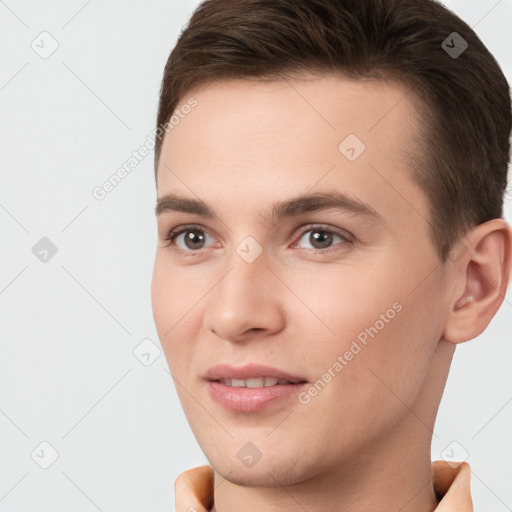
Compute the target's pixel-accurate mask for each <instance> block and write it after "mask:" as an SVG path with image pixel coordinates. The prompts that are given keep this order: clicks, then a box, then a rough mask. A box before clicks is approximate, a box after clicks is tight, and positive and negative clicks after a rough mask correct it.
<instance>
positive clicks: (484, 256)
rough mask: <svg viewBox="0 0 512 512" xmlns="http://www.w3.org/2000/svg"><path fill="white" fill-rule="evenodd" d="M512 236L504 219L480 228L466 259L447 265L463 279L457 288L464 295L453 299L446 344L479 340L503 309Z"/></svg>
mask: <svg viewBox="0 0 512 512" xmlns="http://www.w3.org/2000/svg"><path fill="white" fill-rule="evenodd" d="M511 233H512V230H511V228H510V226H509V225H508V224H507V223H506V222H505V221H504V220H503V219H493V220H490V221H488V222H485V223H483V224H480V225H478V226H476V227H475V228H474V229H473V230H472V231H471V232H470V233H469V234H468V235H467V238H466V240H465V245H466V247H467V249H468V250H467V252H466V254H465V255H464V257H462V258H460V259H459V260H457V261H452V262H450V263H448V265H451V266H452V267H453V275H460V276H461V277H460V279H461V281H462V282H460V283H458V286H456V288H457V289H459V290H460V289H462V290H463V292H462V293H460V292H459V293H458V296H455V297H453V299H454V301H453V303H452V304H453V305H452V306H451V310H450V311H449V316H448V320H447V322H446V325H445V329H444V331H443V338H444V339H446V340H447V341H450V342H451V343H462V342H464V341H469V340H471V339H473V338H476V337H477V336H478V335H480V334H481V333H482V332H483V331H484V330H485V329H486V327H487V326H488V325H489V323H490V321H491V320H492V318H493V317H494V315H495V314H496V312H497V311H498V309H499V308H500V306H501V304H502V302H503V300H504V298H505V293H506V291H507V285H508V280H509V272H510V257H511V245H512V236H511ZM461 267H463V268H462V269H461ZM457 279H459V278H458V277H457Z"/></svg>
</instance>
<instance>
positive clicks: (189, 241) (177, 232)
mask: <svg viewBox="0 0 512 512" xmlns="http://www.w3.org/2000/svg"><path fill="white" fill-rule="evenodd" d="M208 239H211V240H213V237H211V236H210V235H209V234H208V233H206V231H204V230H203V229H200V228H198V227H191V226H188V227H187V226H185V227H181V228H179V229H173V230H171V231H170V233H169V234H168V235H167V237H166V238H165V240H164V242H165V247H169V246H170V245H173V244H175V245H176V246H177V247H178V249H180V250H182V251H185V252H194V251H198V250H200V249H205V248H206V246H207V242H208Z"/></svg>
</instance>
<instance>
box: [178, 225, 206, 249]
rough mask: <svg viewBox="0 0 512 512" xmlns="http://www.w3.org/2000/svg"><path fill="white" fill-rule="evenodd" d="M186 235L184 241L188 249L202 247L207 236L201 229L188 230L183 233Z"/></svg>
mask: <svg viewBox="0 0 512 512" xmlns="http://www.w3.org/2000/svg"><path fill="white" fill-rule="evenodd" d="M183 234H184V235H185V236H184V242H185V245H186V247H187V248H188V249H192V250H194V249H202V248H203V245H204V242H205V236H204V234H203V233H202V232H201V231H198V230H188V231H185V232H184V233H183Z"/></svg>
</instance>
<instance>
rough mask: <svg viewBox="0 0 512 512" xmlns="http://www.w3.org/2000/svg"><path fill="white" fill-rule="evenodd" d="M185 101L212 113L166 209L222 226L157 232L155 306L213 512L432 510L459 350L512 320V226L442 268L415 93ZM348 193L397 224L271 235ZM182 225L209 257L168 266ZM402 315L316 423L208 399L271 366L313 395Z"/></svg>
mask: <svg viewBox="0 0 512 512" xmlns="http://www.w3.org/2000/svg"><path fill="white" fill-rule="evenodd" d="M186 96H187V97H186V98H185V99H184V100H183V102H185V101H186V100H187V98H189V97H191V96H193V97H194V98H196V100H197V102H198V104H197V107H196V108H194V109H193V111H192V112H191V113H190V114H189V115H187V116H185V117H184V118H183V119H181V120H180V122H179V124H177V125H176V126H175V127H174V128H173V129H172V130H171V131H170V132H169V133H168V134H167V135H166V136H165V139H164V142H163V147H162V154H161V160H160V165H159V168H158V173H157V183H158V185H157V197H158V198H161V197H163V196H164V195H166V194H169V193H171V192H172V193H176V194H180V195H182V196H184V197H189V198H191V199H198V198H199V199H201V200H202V201H204V202H205V203H206V204H207V205H208V206H209V207H210V208H211V209H213V210H214V211H215V212H216V214H217V217H214V218H206V217H204V216H200V215H197V214H191V213H186V212H175V211H164V212H162V213H160V215H158V218H157V222H158V238H159V242H158V247H157V249H156V257H155V265H154V273H153V281H152V305H153V315H154V320H155V324H156V328H157V331H158V334H159V337H160V341H161V344H162V347H163V349H164V352H165V356H166V358H167V362H168V365H169V369H170V371H171V373H172V376H173V378H174V379H175V383H176V386H177V391H178V394H179V397H180V400H181V403H182V405H183V408H184V411H185V414H186V416H187V418H188V421H189V423H190V426H191V428H192V430H193V432H194V434H195V436H196V438H197V440H198V442H199V444H200V446H201V448H202V450H203V451H204V453H205V455H206V456H207V458H208V460H209V462H210V464H211V465H212V467H213V468H214V476H215V486H216V489H215V506H216V510H217V511H219V512H231V511H235V510H240V509H243V510H244V511H245V512H251V511H253V510H254V511H255V510H266V511H270V512H272V511H278V510H279V511H292V510H293V511H296V510H303V509H306V510H308V511H310V512H313V511H320V510H322V511H323V510H338V509H339V506H340V503H343V510H344V511H356V510H358V511H359V510H362V509H364V510H365V511H367V512H370V511H377V510H378V511H380V512H383V511H387V510H389V511H397V510H400V511H401V512H407V511H415V512H418V511H425V512H426V511H429V510H433V509H434V508H435V506H436V505H437V500H436V498H435V494H434V490H433V486H432V482H431V477H432V470H431V458H430V443H431V438H432V429H433V426H434V422H435V416H436V412H437V409H438V406H439V402H440V399H441V396H442V392H443V389H444V385H445V383H446V378H447V375H448V371H449V367H450V363H451V359H452V355H453V352H454V349H455V346H456V344H457V343H460V342H464V341H467V340H470V339H472V338H474V337H476V336H478V335H479V334H480V333H481V332H482V331H483V330H484V329H485V328H486V327H487V325H488V324H489V322H490V321H491V319H492V317H493V316H494V314H495V313H496V311H497V310H498V309H499V307H500V305H501V303H502V301H503V297H504V295H505V292H506V287H507V283H508V277H509V266H510V252H511V244H512V241H511V240H512V236H511V228H510V226H509V225H508V224H507V223H506V222H505V221H504V220H503V219H494V220H491V221H489V222H486V223H484V224H481V225H479V226H476V227H475V228H474V229H473V230H471V231H470V232H468V233H467V234H466V235H465V236H464V238H463V240H461V243H460V244H459V245H458V246H457V248H458V252H457V254H456V256H455V257H452V258H450V259H449V260H448V261H447V262H446V263H442V262H441V261H440V260H439V258H438V256H437V254H436V252H435V249H434V247H433V245H432V242H431V240H430V238H429V231H428V229H429V225H428V219H429V218H430V215H429V203H428V200H427V197H426V196H425V194H424V193H423V191H422V190H421V189H420V188H418V186H417V185H415V183H414V182H413V181H412V179H411V177H410V169H409V168H408V165H407V163H406V158H405V154H406V151H407V150H411V149H412V148H414V146H413V140H414V139H415V138H417V137H418V136H419V132H418V126H417V123H416V119H417V115H418V113H417V112H418V111H417V108H418V104H417V103H416V102H415V101H414V98H411V95H410V94H409V93H408V91H407V89H404V88H403V87H402V86H400V85H398V84H394V83H390V82H363V81H353V80H348V79H346V78H344V77H341V76H336V75H327V74H325V75H319V76H314V75H306V74H304V75H301V76H296V77H295V78H293V79H289V80H287V81H278V82H273V83H255V82H249V81H242V80H232V81H223V82H215V83H212V84H209V85H208V86H202V87H198V88H196V89H193V90H191V91H189V93H188V94H187V95H186ZM351 133H352V134H356V135H357V137H358V138H359V139H361V140H362V141H363V142H364V144H365V145H366V149H365V151H364V152H363V153H362V154H361V155H360V156H359V157H358V158H357V159H356V160H355V161H353V162H351V161H349V160H348V159H347V158H346V157H345V156H344V155H343V154H342V153H341V152H340V151H339V150H338V145H339V144H340V142H341V141H342V140H344V138H345V137H346V136H347V135H348V134H351ZM390 134H392V136H390ZM333 190H335V191H340V192H344V193H345V194H348V195H350V197H352V198H357V199H358V200H359V201H363V202H365V203H367V204H368V205H370V206H371V207H372V208H373V209H374V210H375V211H376V212H378V213H379V214H380V216H381V217H382V219H383V221H378V220H375V219H374V218H373V217H371V216H369V215H356V214H354V213H352V212H346V211H342V210H339V209H333V208H330V209H326V210H321V211H313V212H309V213H303V214H301V215H298V216H290V217H286V218H284V219H281V220H280V221H279V222H271V221H270V219H268V215H269V212H270V210H271V207H272V205H273V204H274V202H277V201H283V200H287V199H290V198H293V197H296V196H299V195H301V194H305V193H312V192H325V191H333ZM312 224H313V226H311V225H312ZM317 224H320V225H321V227H320V228H318V227H317V228H316V229H315V227H314V226H315V225H317ZM185 225H193V226H195V227H196V228H197V229H202V230H203V234H204V237H205V238H204V246H203V248H199V249H198V248H196V246H192V248H190V246H187V245H186V244H185V240H184V236H183V235H178V237H177V238H175V239H174V241H173V243H172V244H171V245H169V246H166V244H165V238H166V237H167V235H168V233H169V232H170V230H171V229H173V228H177V227H180V226H185ZM318 229H320V232H321V233H323V234H324V235H325V231H322V230H325V229H327V230H330V231H331V232H333V233H334V234H335V235H334V236H333V238H332V243H331V245H330V246H327V248H325V246H320V245H318V242H316V245H315V240H314V239H312V237H311V236H310V235H312V234H313V233H316V232H317V230H318ZM345 233H346V235H345ZM348 234H350V237H349V236H348ZM247 236H251V237H253V238H254V239H255V240H256V241H257V242H258V243H259V245H260V246H261V248H262V249H263V252H262V254H261V255H260V256H259V257H258V258H256V259H255V260H254V261H253V262H252V263H247V262H246V261H245V260H244V259H242V258H241V257H240V255H239V254H238V253H237V252H236V248H237V246H238V245H239V244H240V243H241V242H242V241H243V240H244V239H245V238H246V237H247ZM322 247H324V248H322ZM468 297H469V298H470V300H468ZM394 303H395V304H396V303H399V304H400V305H401V307H402V309H401V311H400V312H397V313H396V315H395V316H394V318H393V319H392V320H389V322H387V323H385V326H384V327H383V328H382V329H381V330H379V332H378V334H377V335H375V336H374V338H369V340H368V343H367V345H366V346H362V350H361V351H360V352H358V353H357V355H355V356H354V357H353V359H352V360H350V361H349V362H348V364H346V365H345V366H344V367H343V369H342V371H340V372H339V373H337V374H336V376H335V377H334V378H332V380H331V382H329V383H328V384H327V385H326V386H325V387H324V388H323V389H322V390H321V392H319V393H318V394H317V395H316V396H314V397H313V398H311V400H310V401H309V403H307V404H303V403H300V402H299V400H298V399H297V397H292V398H290V399H286V400H285V401H281V402H279V403H278V404H274V405H271V406H270V407H267V408H266V409H264V410H262V411H259V412H252V413H240V412H233V411H229V410H227V409H225V408H223V407H222V406H221V405H219V404H218V403H216V402H214V401H213V400H212V399H211V398H210V396H209V394H208V392H207V386H206V382H205V381H204V380H203V379H202V375H203V373H204V372H205V371H206V370H207V369H208V368H209V367H210V366H212V365H214V364H218V363H228V364H231V365H233V366H242V365H244V364H245V363H248V362H256V363H260V364H266V365H269V366H274V367H277V368H280V369H282V370H285V371H287V372H289V373H292V374H295V375H300V376H302V377H304V378H305V379H307V380H308V382H310V383H314V382H315V381H317V379H318V378H319V377H321V376H322V375H323V374H324V373H325V372H326V371H327V370H328V369H329V368H330V367H332V366H333V363H334V362H335V361H336V360H337V357H338V356H339V355H343V354H344V353H345V352H346V351H347V350H348V349H349V348H350V346H351V343H352V341H353V340H354V339H356V337H357V335H358V334H360V333H361V332H362V331H364V329H365V328H368V327H370V326H374V325H375V323H376V321H377V320H378V319H379V318H381V317H380V315H381V314H384V313H385V312H386V311H387V310H389V309H390V308H392V305H393V304H394ZM247 442H251V443H253V444H254V445H255V446H256V447H257V448H258V450H259V451H260V452H261V455H262V456H261V459H260V460H259V461H258V462H257V463H256V464H255V465H254V466H252V467H250V468H248V467H246V466H245V465H244V464H242V463H241V461H240V460H239V459H238V457H237V452H238V451H239V450H240V448H241V447H243V446H244V445H245V444H246V443H247Z"/></svg>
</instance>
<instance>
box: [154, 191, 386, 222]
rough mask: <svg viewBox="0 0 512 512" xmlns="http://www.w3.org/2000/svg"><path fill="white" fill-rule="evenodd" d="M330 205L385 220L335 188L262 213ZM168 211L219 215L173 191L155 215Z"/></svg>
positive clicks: (289, 213) (276, 216) (276, 217)
mask: <svg viewBox="0 0 512 512" xmlns="http://www.w3.org/2000/svg"><path fill="white" fill-rule="evenodd" d="M330 208H335V209H338V210H342V211H346V212H349V213H353V214H355V215H364V216H367V217H370V218H373V219H374V220H377V221H379V222H382V223H385V220H384V218H383V217H382V215H380V213H378V212H377V211H375V210H374V209H373V208H372V207H371V206H370V205H369V204H367V203H365V202H363V201H360V200H359V199H356V198H354V197H350V196H349V195H347V194H344V193H342V192H337V191H331V192H315V193H312V194H305V195H301V196H297V197H293V198H291V199H287V200H285V201H278V202H276V203H274V204H273V205H272V208H271V214H270V217H265V220H268V221H269V222H278V221H280V220H282V219H284V218H286V217H293V216H298V215H301V214H304V213H308V212H313V211H319V210H327V209H330ZM169 211H174V212H184V213H191V214H195V215H200V216H202V217H206V218H209V219H213V218H217V217H218V216H217V214H216V213H215V211H214V210H213V209H211V208H210V207H209V206H208V205H207V204H206V203H205V202H204V201H202V200H201V199H193V198H189V197H184V196H181V195H179V194H175V193H170V194H166V195H164V196H161V197H159V198H158V199H157V202H156V206H155V215H156V216H157V217H158V216H159V215H160V214H162V213H164V212H169Z"/></svg>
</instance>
